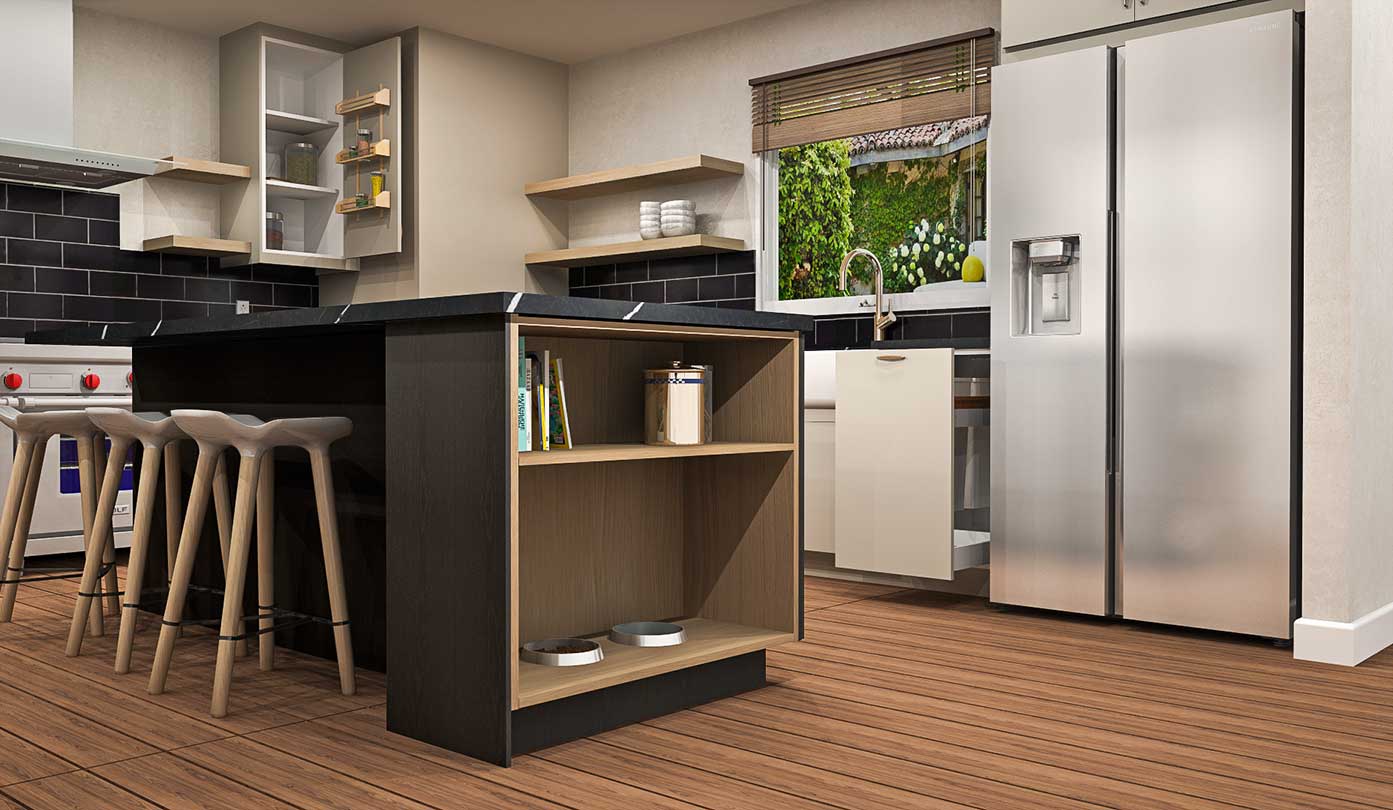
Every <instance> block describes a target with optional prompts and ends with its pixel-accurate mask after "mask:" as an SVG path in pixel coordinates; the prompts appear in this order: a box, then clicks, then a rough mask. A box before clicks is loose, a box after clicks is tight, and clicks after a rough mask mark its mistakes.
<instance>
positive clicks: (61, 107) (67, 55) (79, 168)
mask: <svg viewBox="0 0 1393 810" xmlns="http://www.w3.org/2000/svg"><path fill="white" fill-rule="evenodd" d="M0 18H3V19H4V20H5V26H6V31H8V32H11V33H12V34H13V35H12V36H9V37H6V42H5V47H4V48H3V49H0V74H3V75H5V76H9V77H11V79H12V80H11V81H7V82H5V83H3V84H0V109H4V110H6V111H7V113H9V114H7V115H5V116H4V117H3V118H2V119H0V180H18V181H21V182H26V183H53V184H56V185H63V186H76V187H78V188H105V187H107V186H111V185H115V184H117V183H124V182H126V181H128V180H134V179H136V178H140V177H149V176H150V175H152V174H154V173H155V172H156V171H158V170H159V169H160V168H161V167H162V166H163V165H164V164H165V162H164V161H160V160H154V159H151V158H140V157H131V156H129V155H117V154H109V153H106V152H99V151H93V150H90V149H78V148H76V147H74V146H73V7H72V0H0ZM21 77H22V78H21Z"/></svg>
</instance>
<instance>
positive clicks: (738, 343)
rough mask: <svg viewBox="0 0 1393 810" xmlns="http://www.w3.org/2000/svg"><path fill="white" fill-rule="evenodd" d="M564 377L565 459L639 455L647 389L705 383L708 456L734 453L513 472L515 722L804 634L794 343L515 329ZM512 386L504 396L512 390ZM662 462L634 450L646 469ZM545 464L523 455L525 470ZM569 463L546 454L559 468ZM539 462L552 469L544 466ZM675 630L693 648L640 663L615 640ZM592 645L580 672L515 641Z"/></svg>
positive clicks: (551, 327)
mask: <svg viewBox="0 0 1393 810" xmlns="http://www.w3.org/2000/svg"><path fill="white" fill-rule="evenodd" d="M512 328H513V329H514V330H515V332H514V335H515V337H514V339H513V341H512V342H513V343H514V345H515V343H516V338H517V337H521V338H523V339H524V340H525V348H526V351H528V352H536V353H538V354H540V353H541V352H542V351H543V350H546V351H549V352H551V354H552V356H553V357H560V358H561V359H562V361H563V367H564V377H565V387H566V399H567V405H568V411H569V415H570V423H571V429H572V432H573V437H574V438H573V441H574V443H575V444H577V445H582V446H585V447H587V448H593V447H596V446H608V445H617V446H638V447H643V445H642V442H643V424H644V422H643V371H644V369H649V368H661V367H664V366H666V365H668V364H669V363H670V362H671V361H673V360H681V361H683V362H685V363H703V364H710V365H712V366H713V367H714V371H713V374H712V377H713V384H714V397H713V408H712V440H713V442H714V443H716V444H721V443H735V442H739V443H744V444H742V445H741V446H740V448H739V451H738V452H731V453H729V454H724V455H707V456H685V455H683V452H684V450H683V448H671V449H670V453H671V455H670V456H663V455H658V456H657V457H641V458H633V459H632V460H628V459H622V458H621V460H612V461H595V462H585V463H546V464H539V463H529V464H527V465H515V468H514V469H515V475H516V482H515V486H514V492H515V494H516V499H515V500H516V512H515V515H514V517H515V520H514V524H513V525H514V526H515V533H514V534H515V536H514V543H515V546H514V551H515V560H516V562H515V565H514V576H515V580H516V582H515V587H514V588H513V590H512V593H513V599H514V605H513V615H514V616H515V617H516V618H515V621H514V622H513V639H512V645H511V646H512V649H511V650H510V655H511V656H512V657H513V667H514V688H513V690H512V694H513V696H514V698H513V704H514V708H515V709H516V708H520V707H526V706H530V705H535V704H537V703H542V702H546V701H550V700H556V699H559V698H564V697H569V696H572V695H577V694H581V693H584V692H588V691H592V690H595V689H600V688H604V687H607V686H613V685H616V684H619V683H624V682H627V681H631V680H637V679H640V678H646V677H650V676H653V675H657V674H661V673H664V672H670V671H672V670H675V669H681V668H685V667H689V666H693V665H696V664H701V663H707V662H710V661H714V660H719V659H723V658H727V657H732V656H736V655H741V654H744V653H749V652H753V651H757V650H763V649H765V648H767V647H770V646H773V645H776V644H779V643H783V642H785V641H789V640H792V639H793V638H795V637H796V634H797V632H798V628H799V610H800V605H799V565H800V561H799V532H798V520H799V506H798V501H799V491H798V478H799V469H798V450H797V447H798V444H797V443H798V430H799V426H800V419H799V409H800V402H799V397H798V391H799V383H798V377H799V367H798V366H799V343H798V337H797V335H796V334H790V333H751V332H743V333H738V334H736V333H724V334H722V333H700V332H698V331H696V330H682V329H681V328H676V327H674V328H671V329H668V328H664V327H647V328H632V329H623V330H600V333H599V334H596V333H595V330H592V329H589V328H587V327H584V326H574V327H567V326H558V325H556V324H555V323H550V324H547V323H528V322H525V321H523V322H519V323H517V324H514V325H513V327H512ZM515 384H516V383H514V385H515ZM655 450H656V451H657V452H659V453H660V454H661V453H662V452H663V451H664V448H651V447H647V448H645V456H646V455H647V453H651V452H653V451H655ZM541 452H542V451H540V450H537V449H534V450H533V451H531V453H530V454H521V455H532V456H533V458H529V459H528V460H529V462H531V461H533V459H535V458H536V456H535V455H534V454H539V453H541ZM568 452H575V451H568V450H564V449H553V450H551V451H549V452H548V453H546V454H545V455H547V456H549V457H550V456H556V457H557V458H558V459H559V458H562V457H563V456H561V455H559V454H565V453H568ZM548 460H550V459H548ZM640 620H677V621H679V622H683V623H684V624H685V625H686V628H687V634H688V641H687V642H685V643H684V644H682V645H678V646H676V647H666V648H634V647H622V646H619V645H613V644H611V643H610V642H609V641H608V640H607V639H605V638H604V635H605V633H606V632H607V631H608V629H609V628H610V627H611V626H613V625H615V624H618V623H620V622H626V621H640ZM592 636H593V637H598V638H597V640H600V641H601V644H602V646H604V648H605V653H606V658H605V660H603V661H601V662H600V663H597V664H591V665H587V666H582V667H543V666H539V665H535V664H530V663H527V662H522V661H519V660H518V658H517V650H518V648H519V646H520V645H521V644H522V643H525V642H527V641H533V640H539V639H545V638H556V637H592Z"/></svg>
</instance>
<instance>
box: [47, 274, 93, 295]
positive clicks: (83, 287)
mask: <svg viewBox="0 0 1393 810" xmlns="http://www.w3.org/2000/svg"><path fill="white" fill-rule="evenodd" d="M34 289H35V290H37V291H39V292H49V293H69V294H74V295H87V294H88V293H89V292H91V290H89V289H88V286H87V271H86V270H65V269H63V268H61V267H39V268H36V269H35V270H34Z"/></svg>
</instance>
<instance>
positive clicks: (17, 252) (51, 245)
mask: <svg viewBox="0 0 1393 810" xmlns="http://www.w3.org/2000/svg"><path fill="white" fill-rule="evenodd" d="M5 241H6V242H7V243H9V253H8V254H7V256H8V258H6V259H5V261H6V262H7V263H9V264H35V265H37V264H42V265H47V266H48V267H61V266H62V265H63V246H62V245H61V244H59V243H58V242H35V241H33V240H31V239H6V240H5Z"/></svg>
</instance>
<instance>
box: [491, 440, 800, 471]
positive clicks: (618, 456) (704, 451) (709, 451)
mask: <svg viewBox="0 0 1393 810" xmlns="http://www.w3.org/2000/svg"><path fill="white" fill-rule="evenodd" d="M794 449H795V446H794V445H793V443H791V442H711V443H709V444H689V445H678V446H668V445H655V444H582V445H577V446H576V447H574V448H572V449H570V450H565V449H561V448H552V449H551V450H547V451H541V450H532V451H529V452H526V453H518V466H519V467H535V466H538V465H542V464H586V463H594V462H600V461H642V460H645V459H653V458H691V457H696V456H736V455H745V454H749V453H788V452H792V451H793V450H794Z"/></svg>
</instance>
